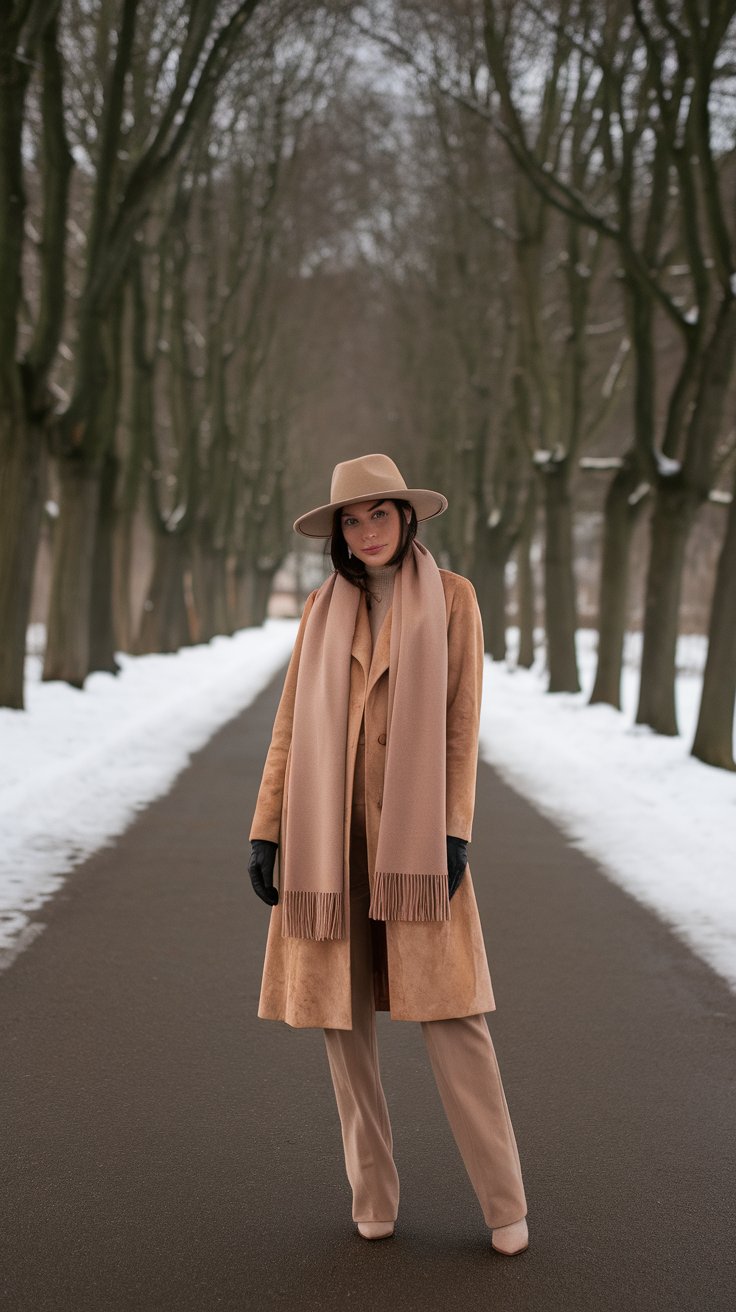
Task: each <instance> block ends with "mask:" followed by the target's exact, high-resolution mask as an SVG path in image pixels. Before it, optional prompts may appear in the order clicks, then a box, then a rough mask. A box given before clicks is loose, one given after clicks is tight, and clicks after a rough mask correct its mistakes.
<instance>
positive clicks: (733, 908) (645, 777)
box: [481, 631, 736, 990]
mask: <svg viewBox="0 0 736 1312" xmlns="http://www.w3.org/2000/svg"><path fill="white" fill-rule="evenodd" d="M511 636H512V640H515V635H513V634H512V635H511ZM596 639H597V635H596V634H595V633H593V632H590V631H582V632H581V633H579V635H578V652H579V658H580V667H581V682H582V684H583V692H582V693H580V694H577V695H571V694H568V693H555V694H552V695H549V694H546V693H545V688H546V684H547V677H546V674H545V672H544V664H543V658H542V657H541V656H540V657H539V658H538V660H537V662H536V663H535V666H534V668H533V669H532V670H522V669H514V668H513V665H514V662H513V654H512V660H511V661H510V662H509V663H508V664H506V665H504V664H500V663H495V664H494V662H492V661H490V660H488V661H487V663H486V671H485V680H484V688H483V711H482V718H481V756H482V758H483V759H484V760H486V761H488V762H489V763H490V764H491V765H494V766H495V767H496V768H497V769H498V770H499V772H500V773H501V774H502V775H503V777H504V778H505V779H506V780H507V781H508V782H509V783H510V784H511V785H512V786H513V787H514V788H515V789H516V790H517V791H518V792H520V793H522V794H523V795H524V796H525V797H527V798H528V799H529V800H530V801H531V802H533V803H534V804H535V806H537V807H538V808H539V809H540V810H541V811H543V812H544V813H545V814H546V815H547V816H549V818H550V819H551V820H553V821H554V822H555V823H556V824H557V825H558V826H559V827H560V828H561V829H563V830H564V831H565V832H566V833H567V835H568V836H569V837H570V839H571V840H572V841H573V843H574V844H575V846H576V847H578V848H580V849H581V850H582V851H584V852H586V853H587V854H588V855H589V856H591V857H593V858H594V859H595V860H596V861H598V862H599V863H600V865H601V866H602V867H603V869H604V870H605V871H606V873H607V874H608V876H609V877H610V878H611V879H612V880H614V881H615V882H616V883H617V884H620V885H621V886H622V887H623V888H625V889H626V890H627V892H629V893H631V894H632V895H633V896H634V897H635V898H637V899H638V900H639V901H640V902H642V903H643V904H644V905H645V906H647V907H649V908H650V909H651V910H652V911H654V912H656V913H657V915H658V916H660V917H661V919H663V920H664V921H665V922H666V923H667V924H669V925H670V926H671V927H672V928H673V929H674V930H675V931H676V932H677V933H678V934H679V935H680V936H681V937H682V938H683V939H684V940H685V941H686V942H687V943H688V944H689V945H690V947H691V948H692V949H693V950H694V951H695V952H696V953H698V955H699V956H700V957H701V958H702V959H703V960H705V961H707V962H708V963H709V964H710V965H711V966H712V967H713V968H714V969H715V970H716V971H718V972H719V974H721V975H722V976H723V977H724V978H725V979H726V980H727V981H728V982H729V984H730V986H731V987H732V988H733V989H734V990H736V775H735V774H731V773H729V772H728V771H726V770H716V769H714V768H712V767H711V766H707V765H703V763H702V762H701V761H697V760H695V759H694V758H693V757H692V756H690V755H689V751H690V747H691V744H692V740H693V735H694V732H695V724H696V720H697V714H698V706H699V700H700V678H701V671H702V668H703V664H704V660H705V651H706V643H705V639H704V638H700V637H684V638H681V639H680V644H679V647H678V670H679V671H680V672H679V675H678V680H677V709H678V719H679V725H680V732H681V734H682V736H681V737H679V738H662V737H659V736H658V735H656V734H653V733H652V732H651V731H650V730H649V729H646V728H644V727H642V726H637V725H635V724H634V717H635V714H636V701H637V694H638V684H639V673H638V655H639V635H630V637H629V639H628V641H627V650H626V663H625V669H624V678H623V698H622V699H623V710H622V711H620V712H619V711H615V710H613V708H612V707H609V706H588V705H586V702H587V698H588V696H589V694H590V689H591V687H592V684H593V678H594V675H595V644H596Z"/></svg>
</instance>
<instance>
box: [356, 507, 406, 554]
mask: <svg viewBox="0 0 736 1312" xmlns="http://www.w3.org/2000/svg"><path fill="white" fill-rule="evenodd" d="M404 515H405V516H406V521H407V523H408V522H409V518H410V515H411V511H408V510H405V511H404ZM341 522H342V531H343V535H344V538H345V541H346V542H347V544H348V546H349V547H350V550H351V551H352V553H353V555H354V556H357V557H358V559H359V560H362V561H363V564H364V565H374V566H381V565H387V564H388V562H389V561H390V560H391V558H392V557H393V556H395V555H396V552H397V551H398V549H399V543H400V541H401V517H400V511H399V510H398V508H397V507H396V506H395V505H394V503H393V501H356V502H354V503H353V504H352V505H351V506H345V507H344V509H343V512H342V520H341Z"/></svg>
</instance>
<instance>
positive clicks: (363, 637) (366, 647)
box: [351, 595, 373, 681]
mask: <svg viewBox="0 0 736 1312" xmlns="http://www.w3.org/2000/svg"><path fill="white" fill-rule="evenodd" d="M372 645H373V644H372V642H371V626H370V623H369V621H368V609H367V607H366V604H365V595H362V596H361V598H360V605H359V606H358V618H357V619H356V621H355V633H354V634H353V646H352V649H351V655H352V656H354V657H355V659H356V660H357V661H359V662H360V664H361V665H362V666H363V673H364V675H365V678H366V681H367V679H368V671H369V670H370V668H371V647H372Z"/></svg>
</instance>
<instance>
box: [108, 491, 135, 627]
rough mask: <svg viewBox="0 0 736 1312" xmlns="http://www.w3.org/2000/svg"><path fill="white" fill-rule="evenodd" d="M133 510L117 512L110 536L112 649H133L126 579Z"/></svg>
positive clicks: (129, 570)
mask: <svg viewBox="0 0 736 1312" xmlns="http://www.w3.org/2000/svg"><path fill="white" fill-rule="evenodd" d="M134 518H135V512H134V511H132V510H128V509H127V508H125V507H124V508H123V509H122V510H121V511H119V513H118V516H117V519H116V523H115V532H114V535H113V571H112V614H113V628H114V632H115V649H116V651H128V652H132V651H133V650H134V635H133V614H132V609H131V596H130V582H131V573H132V568H133V521H134Z"/></svg>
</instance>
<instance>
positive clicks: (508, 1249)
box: [491, 1218, 529, 1257]
mask: <svg viewBox="0 0 736 1312" xmlns="http://www.w3.org/2000/svg"><path fill="white" fill-rule="evenodd" d="M491 1247H492V1248H493V1250H494V1252H496V1253H503V1255H504V1257H516V1254H517V1253H523V1252H524V1249H525V1248H528V1247H529V1230H528V1228H527V1224H526V1218H524V1220H523V1221H514V1222H513V1223H512V1224H511V1225H502V1226H499V1228H498V1230H494V1231H493V1232H492V1234H491Z"/></svg>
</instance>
